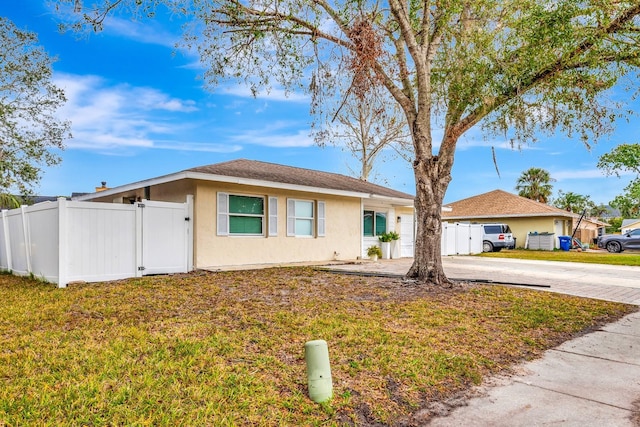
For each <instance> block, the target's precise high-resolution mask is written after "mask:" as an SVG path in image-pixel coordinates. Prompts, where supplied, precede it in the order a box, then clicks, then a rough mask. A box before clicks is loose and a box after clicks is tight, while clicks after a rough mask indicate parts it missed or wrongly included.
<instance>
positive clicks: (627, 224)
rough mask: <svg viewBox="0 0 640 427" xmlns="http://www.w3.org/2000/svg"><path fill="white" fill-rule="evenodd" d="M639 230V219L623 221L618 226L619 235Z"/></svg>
mask: <svg viewBox="0 0 640 427" xmlns="http://www.w3.org/2000/svg"><path fill="white" fill-rule="evenodd" d="M636 228H640V218H631V219H623V220H622V225H621V226H620V233H622V234H624V233H626V232H627V231H631V230H634V229H636Z"/></svg>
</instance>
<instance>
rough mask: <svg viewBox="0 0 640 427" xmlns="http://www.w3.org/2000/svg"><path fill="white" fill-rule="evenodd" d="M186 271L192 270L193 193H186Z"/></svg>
mask: <svg viewBox="0 0 640 427" xmlns="http://www.w3.org/2000/svg"><path fill="white" fill-rule="evenodd" d="M187 218H189V221H185V222H186V223H187V236H186V238H187V242H186V244H187V271H193V234H194V227H195V221H194V218H193V194H187Z"/></svg>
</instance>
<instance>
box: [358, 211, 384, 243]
mask: <svg viewBox="0 0 640 427" xmlns="http://www.w3.org/2000/svg"><path fill="white" fill-rule="evenodd" d="M362 231H363V233H362V234H363V235H364V236H365V237H374V236H379V235H381V234H384V233H386V232H387V213H386V212H376V211H368V210H365V211H364V212H363V214H362Z"/></svg>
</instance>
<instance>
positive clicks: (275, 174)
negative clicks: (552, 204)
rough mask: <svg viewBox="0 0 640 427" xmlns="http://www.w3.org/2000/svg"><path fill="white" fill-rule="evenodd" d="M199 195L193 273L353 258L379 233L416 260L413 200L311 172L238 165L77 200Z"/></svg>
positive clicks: (205, 169) (209, 168)
mask: <svg viewBox="0 0 640 427" xmlns="http://www.w3.org/2000/svg"><path fill="white" fill-rule="evenodd" d="M189 194H190V195H193V196H194V201H193V203H194V207H193V211H194V215H193V216H194V218H193V242H194V248H193V250H194V267H196V268H212V267H213V268H215V267H224V266H235V265H249V264H280V263H291V262H305V261H313V262H316V261H329V260H333V259H356V258H358V257H362V256H364V255H365V252H366V248H367V247H368V246H369V245H371V244H377V243H378V239H377V235H378V234H380V233H383V232H386V231H397V232H399V233H400V235H401V241H400V247H401V248H402V249H401V250H399V251H398V252H397V253H396V255H400V256H413V240H414V235H413V233H414V226H413V224H414V219H413V218H414V217H413V196H412V195H410V194H407V193H403V192H400V191H395V190H392V189H389V188H386V187H382V186H379V185H376V184H372V183H370V182H366V181H361V180H359V179H355V178H351V177H347V176H344V175H338V174H334V173H327V172H320V171H314V170H309V169H302V168H295V167H290V166H283V165H278V164H273V163H265V162H258V161H252V160H245V159H240V160H233V161H229V162H224V163H217V164H213V165H209V166H202V167H196V168H192V169H188V170H185V171H182V172H177V173H174V174H171V175H165V176H160V177H157V178H152V179H148V180H145V181H140V182H135V183H132V184H127V185H122V186H119V187H114V188H108V189H101V191H99V192H96V193H91V194H85V195H79V196H77V197H75V198H74V199H75V200H85V201H89V200H90V201H96V202H109V203H136V202H139V201H141V200H144V199H146V200H157V201H170V202H184V201H185V199H186V197H187V195H189Z"/></svg>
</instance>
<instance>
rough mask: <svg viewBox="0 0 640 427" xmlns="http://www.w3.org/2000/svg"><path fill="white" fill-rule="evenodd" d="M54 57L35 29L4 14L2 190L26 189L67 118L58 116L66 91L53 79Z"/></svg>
mask: <svg viewBox="0 0 640 427" xmlns="http://www.w3.org/2000/svg"><path fill="white" fill-rule="evenodd" d="M52 61H53V60H52V58H51V57H49V56H48V55H47V53H46V52H45V51H44V49H43V48H42V47H41V46H40V45H38V38H37V36H36V35H35V34H34V33H31V32H28V31H23V30H20V29H19V28H17V27H16V26H15V25H14V24H13V22H11V21H9V20H8V19H6V18H3V17H0V192H2V193H9V192H18V193H20V194H23V195H26V194H30V193H31V192H32V189H33V187H34V186H35V185H37V184H38V182H39V180H40V176H41V173H42V167H43V166H51V165H55V164H57V163H59V162H60V156H59V155H58V154H57V153H56V150H60V149H62V148H63V142H64V140H65V139H66V138H67V137H68V136H69V123H67V122H66V121H64V120H61V119H60V118H59V117H58V116H56V111H57V110H58V109H59V108H60V107H61V106H62V105H63V104H64V102H65V96H64V93H63V91H62V90H61V89H59V88H58V87H56V86H55V85H54V84H53V82H52V69H51V64H52Z"/></svg>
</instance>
